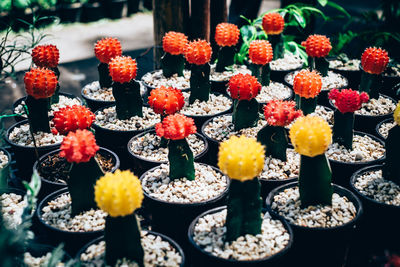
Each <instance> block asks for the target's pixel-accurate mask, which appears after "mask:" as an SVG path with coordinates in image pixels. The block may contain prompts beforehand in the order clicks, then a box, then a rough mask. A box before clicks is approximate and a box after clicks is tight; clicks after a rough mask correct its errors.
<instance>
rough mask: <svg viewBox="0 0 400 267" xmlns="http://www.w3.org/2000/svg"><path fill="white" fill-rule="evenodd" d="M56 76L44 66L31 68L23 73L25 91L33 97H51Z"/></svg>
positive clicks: (54, 89) (55, 83)
mask: <svg viewBox="0 0 400 267" xmlns="http://www.w3.org/2000/svg"><path fill="white" fill-rule="evenodd" d="M57 82H58V81H57V76H56V75H55V74H54V72H53V71H51V70H49V69H44V68H36V69H31V70H30V71H28V72H26V73H25V77H24V83H25V89H26V93H27V94H28V95H30V96H32V97H34V98H35V99H40V98H48V97H51V96H52V95H53V94H54V92H55V91H56V87H57Z"/></svg>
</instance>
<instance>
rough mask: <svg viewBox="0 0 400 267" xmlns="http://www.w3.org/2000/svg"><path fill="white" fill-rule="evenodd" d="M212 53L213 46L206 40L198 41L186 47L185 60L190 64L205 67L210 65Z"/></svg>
mask: <svg viewBox="0 0 400 267" xmlns="http://www.w3.org/2000/svg"><path fill="white" fill-rule="evenodd" d="M211 53H212V49H211V45H210V43H209V42H207V41H206V40H196V41H193V42H189V43H188V44H187V45H186V46H185V58H186V60H187V62H189V63H190V64H196V65H204V64H206V63H208V62H209V61H210V59H211Z"/></svg>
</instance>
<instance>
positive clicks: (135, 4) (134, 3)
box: [128, 0, 140, 16]
mask: <svg viewBox="0 0 400 267" xmlns="http://www.w3.org/2000/svg"><path fill="white" fill-rule="evenodd" d="M139 2H140V1H139V0H128V16H129V15H131V14H135V13H137V12H138V11H139Z"/></svg>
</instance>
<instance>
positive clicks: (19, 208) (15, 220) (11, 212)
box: [0, 187, 27, 228]
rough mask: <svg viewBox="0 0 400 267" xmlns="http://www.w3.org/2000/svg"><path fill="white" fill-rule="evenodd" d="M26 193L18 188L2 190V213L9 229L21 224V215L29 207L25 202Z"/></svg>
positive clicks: (0, 196) (0, 198)
mask: <svg viewBox="0 0 400 267" xmlns="http://www.w3.org/2000/svg"><path fill="white" fill-rule="evenodd" d="M24 196H25V192H24V191H22V190H21V189H18V188H11V187H8V188H4V187H3V188H0V201H1V212H2V214H3V220H4V222H5V224H6V225H7V226H8V227H9V228H16V227H17V226H18V225H20V224H21V222H22V220H21V215H22V213H23V211H24V208H25V206H26V205H27V203H26V201H25V200H24Z"/></svg>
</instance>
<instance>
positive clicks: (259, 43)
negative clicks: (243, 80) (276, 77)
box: [249, 40, 274, 86]
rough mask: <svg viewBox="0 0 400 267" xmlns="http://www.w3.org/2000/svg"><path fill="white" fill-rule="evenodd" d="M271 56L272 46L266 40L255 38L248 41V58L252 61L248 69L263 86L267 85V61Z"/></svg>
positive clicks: (268, 78) (268, 67) (268, 69)
mask: <svg viewBox="0 0 400 267" xmlns="http://www.w3.org/2000/svg"><path fill="white" fill-rule="evenodd" d="M273 57H274V55H273V51H272V46H271V44H270V43H269V42H268V41H266V40H255V41H252V42H251V43H250V46H249V58H250V60H251V62H252V64H251V65H250V69H251V72H252V74H253V76H255V77H257V79H258V81H259V82H260V83H261V84H262V85H263V86H268V85H269V83H270V76H271V74H270V73H271V68H270V66H269V63H270V62H271V61H272V59H273ZM260 69H261V71H260Z"/></svg>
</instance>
